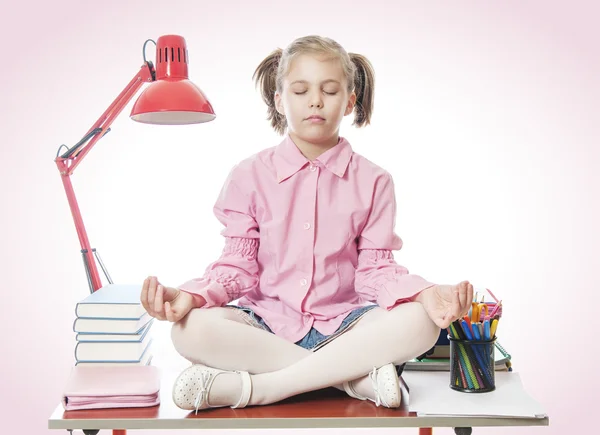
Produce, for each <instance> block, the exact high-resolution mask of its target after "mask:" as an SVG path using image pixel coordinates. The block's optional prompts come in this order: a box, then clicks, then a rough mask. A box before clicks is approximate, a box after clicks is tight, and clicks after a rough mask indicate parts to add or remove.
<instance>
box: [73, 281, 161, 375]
mask: <svg viewBox="0 0 600 435" xmlns="http://www.w3.org/2000/svg"><path fill="white" fill-rule="evenodd" d="M141 292H142V287H141V285H122V284H121V285H119V284H107V285H105V286H104V287H102V288H100V289H98V290H96V291H95V292H94V293H92V294H90V295H89V296H87V297H86V298H85V299H83V300H82V301H81V302H79V303H78V304H77V305H76V307H75V315H76V319H75V322H74V323H73V331H74V332H76V333H77V336H76V342H77V343H76V345H75V360H76V363H75V365H96V366H98V365H128V366H129V365H150V363H151V361H152V349H151V344H152V336H151V333H150V330H151V328H152V321H153V320H154V319H153V318H152V317H150V316H149V315H148V313H147V312H146V310H145V309H144V307H143V306H142V304H141V303H140V294H141Z"/></svg>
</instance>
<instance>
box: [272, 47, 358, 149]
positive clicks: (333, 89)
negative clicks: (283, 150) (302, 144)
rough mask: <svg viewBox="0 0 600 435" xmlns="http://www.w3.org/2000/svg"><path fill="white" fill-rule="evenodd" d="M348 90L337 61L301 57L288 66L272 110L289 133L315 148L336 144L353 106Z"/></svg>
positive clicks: (340, 66)
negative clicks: (284, 121) (315, 146)
mask: <svg viewBox="0 0 600 435" xmlns="http://www.w3.org/2000/svg"><path fill="white" fill-rule="evenodd" d="M347 89H348V83H347V81H346V78H345V76H344V72H343V69H342V65H341V64H340V61H339V60H337V59H329V60H327V59H326V58H325V57H323V56H315V55H305V54H303V55H299V56H298V57H296V58H295V59H294V60H293V62H292V64H291V65H290V69H289V72H288V74H287V76H286V77H285V78H284V80H283V90H282V91H281V93H279V92H276V93H275V107H276V108H277V111H278V112H279V113H281V114H282V115H284V116H285V117H286V120H287V124H288V129H289V131H290V133H293V134H295V135H296V136H298V137H300V138H301V139H303V140H305V141H307V142H311V143H315V144H318V143H321V142H325V141H327V140H331V139H332V138H335V140H337V136H338V132H339V127H340V124H341V122H342V118H343V117H344V116H346V115H349V114H350V113H352V110H353V109H354V103H355V102H356V95H355V94H354V92H352V93H351V94H348V90H347ZM311 117H313V118H311ZM314 117H317V118H314Z"/></svg>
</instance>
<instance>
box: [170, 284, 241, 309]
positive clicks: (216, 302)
mask: <svg viewBox="0 0 600 435" xmlns="http://www.w3.org/2000/svg"><path fill="white" fill-rule="evenodd" d="M178 288H179V290H181V291H184V292H186V293H189V294H191V295H192V298H193V300H194V307H196V308H212V307H222V306H224V305H226V304H227V303H228V302H229V300H230V297H229V295H228V294H227V291H226V290H225V287H223V286H222V285H221V284H219V283H218V282H214V281H213V282H209V281H208V280H207V279H202V280H191V281H187V282H185V283H183V284H182V285H180V286H179V287H178ZM201 297H202V298H204V300H205V301H206V303H205V304H204V305H201V304H202V302H203V301H202V299H201Z"/></svg>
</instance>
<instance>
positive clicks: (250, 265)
mask: <svg viewBox="0 0 600 435" xmlns="http://www.w3.org/2000/svg"><path fill="white" fill-rule="evenodd" d="M239 186H240V184H239V183H238V182H237V181H236V171H235V168H234V169H233V170H232V171H231V172H230V174H229V176H228V177H227V180H226V181H225V183H224V185H223V187H222V189H221V192H220V193H219V197H218V199H217V201H216V203H215V205H214V207H213V212H214V214H215V216H216V217H217V219H218V220H219V222H221V223H222V224H223V225H224V227H225V228H224V229H223V230H222V231H221V235H223V236H224V237H225V247H224V248H223V252H222V254H221V257H220V258H219V259H218V260H217V261H215V262H213V263H212V264H210V265H209V266H208V267H207V268H206V271H205V273H204V275H203V276H202V277H201V278H194V279H192V280H189V281H186V282H184V283H183V284H181V285H180V286H178V288H179V289H181V290H183V291H185V292H188V293H191V294H192V295H193V296H194V300H195V302H196V304H195V305H196V306H198V305H199V304H198V301H199V300H200V299H199V297H198V296H201V297H202V298H204V300H205V301H206V304H205V305H203V308H210V307H216V306H224V305H226V304H227V303H229V302H231V301H233V300H235V299H239V298H240V297H242V296H243V295H244V294H246V293H247V292H249V291H251V290H253V289H255V288H256V287H257V286H258V282H259V277H258V273H259V267H258V263H257V253H258V247H259V232H258V224H257V223H256V219H255V218H254V213H253V210H254V207H253V204H252V202H251V199H250V196H249V195H247V194H246V193H245V192H244V191H243V190H242V189H241V188H240V187H239Z"/></svg>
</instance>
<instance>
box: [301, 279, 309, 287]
mask: <svg viewBox="0 0 600 435" xmlns="http://www.w3.org/2000/svg"><path fill="white" fill-rule="evenodd" d="M306 284H308V281H307V280H305V279H304V278H303V279H301V280H300V285H302V286H304V285H306Z"/></svg>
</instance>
